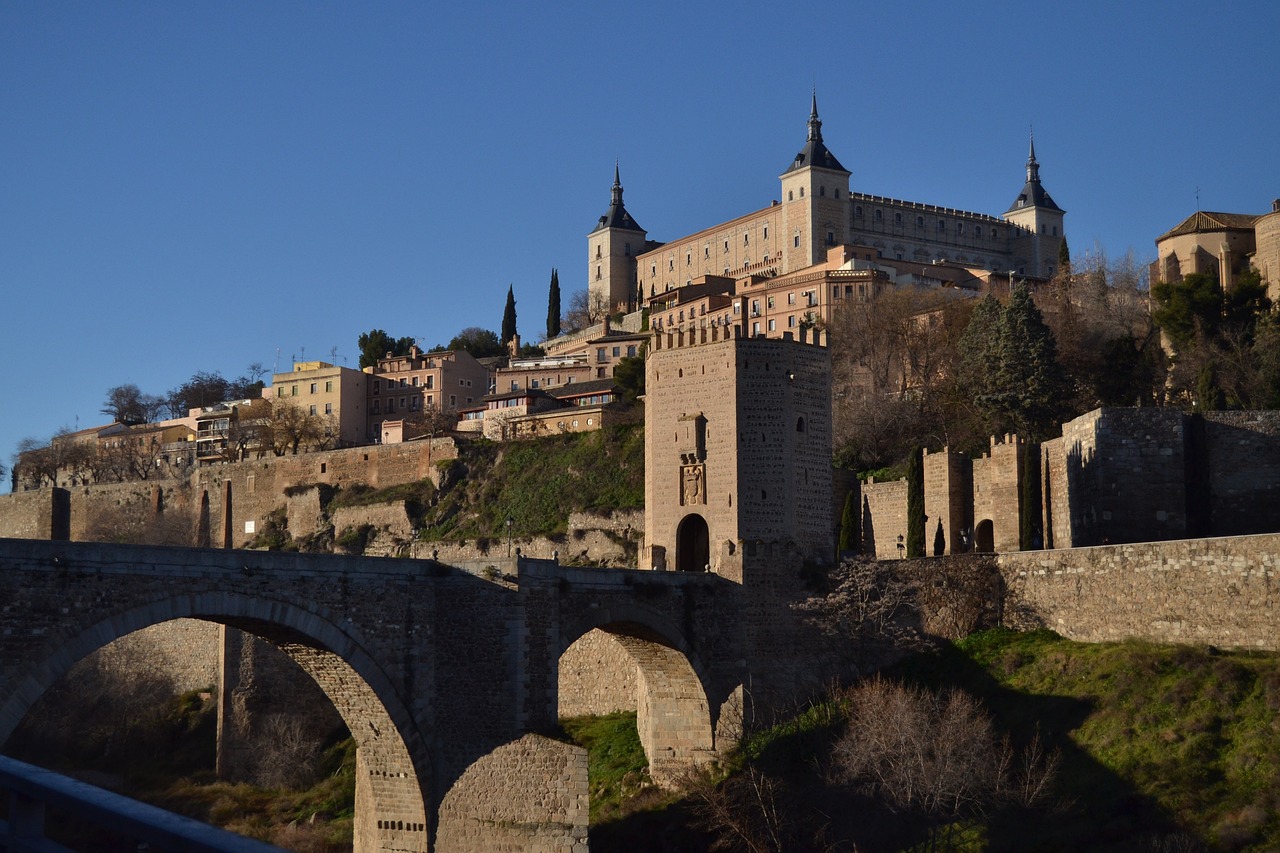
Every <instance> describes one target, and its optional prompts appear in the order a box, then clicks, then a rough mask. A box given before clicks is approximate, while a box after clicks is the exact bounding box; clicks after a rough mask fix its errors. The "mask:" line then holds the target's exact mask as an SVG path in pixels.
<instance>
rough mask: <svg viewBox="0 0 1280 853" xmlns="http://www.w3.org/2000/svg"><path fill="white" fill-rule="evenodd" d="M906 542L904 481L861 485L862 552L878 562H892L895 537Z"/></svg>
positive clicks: (905, 492) (870, 481) (905, 484)
mask: <svg viewBox="0 0 1280 853" xmlns="http://www.w3.org/2000/svg"><path fill="white" fill-rule="evenodd" d="M899 536H901V537H902V539H901V541H902V542H903V543H905V542H906V541H907V481H906V480H893V481H891V482H888V483H877V482H876V481H875V480H874V479H871V480H868V481H867V482H866V483H864V484H863V486H862V551H863V553H864V554H867V555H869V556H873V557H875V558H876V559H878V560H896V559H898V558H900V557H901V556H902V554H901V553H899V551H898V541H899V539H898V537H899Z"/></svg>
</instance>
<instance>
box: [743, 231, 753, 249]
mask: <svg viewBox="0 0 1280 853" xmlns="http://www.w3.org/2000/svg"><path fill="white" fill-rule="evenodd" d="M750 242H751V235H750V234H743V235H742V245H744V246H745V245H747V244H748V243H750Z"/></svg>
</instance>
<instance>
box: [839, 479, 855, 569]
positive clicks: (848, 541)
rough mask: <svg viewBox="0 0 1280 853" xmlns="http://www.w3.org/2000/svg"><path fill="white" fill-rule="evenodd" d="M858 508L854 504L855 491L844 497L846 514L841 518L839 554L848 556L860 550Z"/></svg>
mask: <svg viewBox="0 0 1280 853" xmlns="http://www.w3.org/2000/svg"><path fill="white" fill-rule="evenodd" d="M858 522H859V518H858V507H857V505H856V504H855V503H854V502H853V490H852V489H851V490H850V491H849V494H847V495H845V496H844V512H843V513H842V514H841V516H840V544H839V546H838V547H839V553H838V554H837V555H836V556H837V557H838V556H840V554H847V553H848V552H850V551H855V550H857V548H858V526H859V524H858Z"/></svg>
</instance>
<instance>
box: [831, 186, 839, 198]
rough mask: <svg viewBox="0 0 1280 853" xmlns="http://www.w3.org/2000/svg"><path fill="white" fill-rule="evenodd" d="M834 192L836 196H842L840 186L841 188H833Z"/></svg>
mask: <svg viewBox="0 0 1280 853" xmlns="http://www.w3.org/2000/svg"><path fill="white" fill-rule="evenodd" d="M832 192H833V193H835V197H836V198H840V188H839V187H836V188H835V189H834V190H832Z"/></svg>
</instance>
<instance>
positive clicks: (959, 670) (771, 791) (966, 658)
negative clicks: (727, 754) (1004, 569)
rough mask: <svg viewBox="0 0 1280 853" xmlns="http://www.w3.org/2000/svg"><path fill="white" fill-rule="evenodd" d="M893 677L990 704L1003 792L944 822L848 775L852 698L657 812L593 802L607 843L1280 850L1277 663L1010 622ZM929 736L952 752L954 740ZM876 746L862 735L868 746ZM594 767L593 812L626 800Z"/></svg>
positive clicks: (809, 713)
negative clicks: (1083, 637) (1034, 792)
mask: <svg viewBox="0 0 1280 853" xmlns="http://www.w3.org/2000/svg"><path fill="white" fill-rule="evenodd" d="M890 681H892V682H895V683H901V684H904V685H906V686H907V687H908V688H912V689H916V688H918V689H919V690H918V692H922V693H924V694H927V695H933V696H938V697H943V699H942V702H941V705H940V706H935V707H945V704H946V703H945V697H947V696H949V695H952V694H951V693H950V691H955V690H958V691H963V693H964V694H967V695H969V696H972V697H973V698H975V699H976V700H978V702H979V703H980V705H979V708H980V709H985V715H987V716H989V719H990V725H991V734H992V736H993V740H992V741H990V743H991V744H992V745H991V747H990V748H989V751H990V752H991V753H992V754H993V755H994V756H995V757H996V758H998V759H1000V761H997V762H996V764H997V765H1000V763H1001V761H1004V760H1005V758H1006V757H1007V758H1009V759H1011V760H1010V761H1008V762H1007V763H1006V764H1004V765H1003V766H1004V771H1003V772H1005V773H1006V774H1007V775H1006V777H1005V781H1003V782H999V781H992V782H990V783H988V784H989V787H990V788H991V789H992V791H991V793H992V796H990V797H985V798H984V797H983V796H981V795H980V794H977V795H974V797H975V798H974V800H972V801H971V803H970V804H971V805H973V806H974V807H973V808H968V807H967V806H966V808H964V809H959V810H953V809H950V807H948V808H946V809H943V810H942V811H941V812H940V813H937V812H935V813H933V814H928V813H926V812H925V811H922V810H921V808H919V807H918V804H919V802H920V801H919V800H917V802H916V803H914V804H913V803H905V804H904V802H903V801H901V800H898V801H894V800H893V798H892V796H890V792H889V791H888V790H887V788H886V787H885V785H884V784H880V781H879V780H880V779H881V775H887V776H889V777H891V775H892V774H881V771H880V770H877V771H876V773H875V774H873V775H875V776H876V780H877V783H876V784H869V783H868V782H867V777H866V776H865V775H864V776H863V777H860V778H859V777H850V776H849V775H847V774H846V775H844V776H842V775H841V772H840V771H841V761H842V759H841V754H840V750H841V748H842V737H843V736H844V735H845V734H846V733H847V732H850V731H851V730H852V729H851V727H850V717H851V714H852V713H853V710H852V709H853V708H854V707H860V706H857V704H856V701H855V699H854V698H853V694H852V693H851V692H849V691H845V692H841V693H840V694H838V695H837V696H836V697H835V698H833V699H831V700H829V701H826V702H822V703H819V704H816V705H814V706H812V707H811V708H809V709H808V710H806V711H805V712H804V713H802V714H800V715H798V716H797V717H795V718H793V719H792V720H790V721H788V722H787V723H785V724H783V725H780V726H778V727H775V728H772V729H769V730H767V731H763V732H760V733H757V734H756V735H754V736H752V737H751V738H749V739H748V740H747V741H746V742H745V743H744V744H743V747H742V748H741V749H740V750H739V751H738V753H737V754H736V755H735V756H733V757H732V759H731V760H730V761H729V762H728V764H727V766H726V767H724V768H722V769H721V773H722V777H716V776H708V777H706V778H703V779H701V780H699V781H696V782H694V783H692V784H691V786H690V788H689V790H688V791H687V792H686V794H685V796H684V797H683V798H677V799H675V800H674V801H665V800H661V799H658V800H654V801H653V802H651V803H650V804H649V805H650V806H651V808H650V810H648V811H645V810H637V809H635V808H633V807H631V806H630V805H629V804H628V803H627V802H626V801H625V800H624V801H623V802H620V803H619V804H618V805H616V806H613V805H611V806H609V807H607V808H604V809H601V810H596V809H595V808H594V806H593V826H592V850H593V851H596V853H608V851H611V850H625V849H631V848H630V847H629V846H628V839H630V841H631V842H632V843H633V842H634V839H635V838H636V837H637V833H638V832H644V833H645V837H658V836H659V835H660V836H661V837H663V838H664V839H667V840H668V841H669V842H670V843H669V844H668V849H673V850H694V849H706V844H707V843H708V842H707V840H706V838H705V837H702V836H699V835H698V832H699V831H708V832H711V833H713V836H714V837H718V839H719V842H720V843H721V844H722V845H723V848H722V849H728V850H778V849H824V848H825V849H831V850H852V849H854V845H855V844H856V845H857V849H859V850H863V851H868V850H926V849H928V850H972V851H978V850H1018V851H1024V850H1035V851H1076V850H1094V851H1116V853H1119V851H1131V850H1150V851H1188V853H1189V851H1198V850H1204V851H1264V850H1274V849H1278V848H1280V795H1277V793H1276V792H1277V791H1280V767H1278V766H1277V763H1276V762H1275V761H1274V760H1273V756H1275V755H1276V754H1277V752H1278V751H1280V722H1277V711H1278V710H1280V657H1277V656H1276V655H1274V654H1260V653H1247V652H1220V651H1217V650H1214V649H1205V648H1195V647H1182V646H1176V647H1170V646H1154V645H1150V644H1144V643H1137V642H1128V643H1113V644H1083V643H1074V642H1070V641H1068V640H1064V639H1062V638H1060V637H1058V636H1056V635H1054V634H1052V633H1050V632H1047V631H1041V632H1035V633H1029V634H1015V633H1012V632H1007V631H999V630H997V631H987V632H983V633H980V634H976V635H973V636H972V637H970V638H968V639H966V640H964V641H961V642H960V643H958V644H956V645H955V646H950V647H947V648H945V649H943V650H942V651H940V652H936V653H930V654H924V655H919V656H916V657H914V658H911V659H910V660H908V661H906V662H904V663H903V664H902V665H900V666H899V667H897V668H896V670H894V671H893V672H892V673H890V675H889V676H887V680H886V682H885V683H889V682H890ZM907 692H908V693H910V692H912V691H911V690H908V691H907ZM864 704H865V703H864ZM944 716H945V715H944V714H941V713H939V714H938V715H937V717H938V718H939V719H941V718H943V717H944ZM901 719H902V716H901V715H898V716H894V717H892V718H888V719H886V720H885V725H887V726H888V727H889V728H890V729H892V730H893V732H894V736H895V737H897V736H903V733H902V729H904V728H909V727H906V726H903V725H901ZM959 719H970V720H971V722H970V723H968V724H966V726H967V728H968V729H970V730H975V729H981V727H982V726H981V723H980V721H979V722H976V723H975V722H973V721H974V720H977V719H978V718H976V717H968V718H966V717H964V716H963V715H961V716H960V717H959ZM941 731H944V732H945V727H943V729H942V730H941ZM907 734H910V733H909V732H908V733H907ZM927 735H928V737H929V738H930V741H929V743H930V747H929V750H928V751H933V752H934V753H935V754H936V753H937V752H938V746H937V744H938V741H939V737H940V736H939V734H938V733H937V732H933V731H930V732H928V733H927ZM870 740H872V737H871V736H869V735H868V734H867V729H866V726H865V725H863V727H862V728H861V729H860V730H858V737H857V739H856V741H857V743H859V744H865V743H867V742H868V741H870ZM961 741H962V745H963V743H964V742H969V743H970V744H971V745H972V744H973V743H977V744H979V745H980V744H981V743H982V740H981V738H977V739H976V740H970V741H965V739H964V738H962V739H961ZM582 742H583V743H584V744H585V745H587V746H588V748H589V749H594V748H595V747H594V746H593V742H592V741H591V740H589V739H583V740H582ZM1006 745H1007V750H1006ZM610 749H616V743H615V744H614V745H613V746H611V747H610ZM862 754H864V755H865V750H864V751H863V753H862ZM950 754H953V755H954V754H965V753H964V750H963V749H960V750H958V751H953V752H952V753H950ZM969 754H970V755H971V758H970V760H973V761H977V760H978V759H977V758H975V757H973V756H975V755H978V753H969ZM595 761H596V758H595V756H594V755H593V756H592V762H593V764H592V768H593V769H592V797H593V802H594V801H595V800H596V799H599V800H600V801H601V802H609V803H612V802H614V801H615V800H616V799H617V797H618V795H619V789H618V788H613V787H611V783H610V782H609V781H608V780H609V778H616V774H615V776H614V777H609V776H606V775H604V774H603V773H601V774H599V775H597V772H596V771H595V766H596V765H595ZM981 763H982V762H979V764H981ZM986 766H988V767H989V766H990V765H986ZM1036 767H1038V768H1039V770H1038V771H1037V772H1032V773H1030V774H1028V773H1027V772H1026V771H1027V769H1028V768H1031V769H1032V770H1035V768H1036ZM845 769H847V764H846V765H845ZM979 771H981V768H979ZM628 772H629V773H634V772H635V771H634V769H632V770H630V771H628ZM981 772H985V771H981ZM931 774H932V775H931V776H930V777H929V779H928V780H927V781H928V784H932V785H935V786H936V779H937V777H938V776H939V775H940V774H939V773H938V772H937V771H936V770H935V771H931ZM1028 779H1030V780H1031V781H1032V782H1033V783H1037V784H1039V783H1043V784H1044V791H1043V795H1042V796H1033V797H1030V798H1027V797H1024V796H1023V795H1024V794H1026V793H1027V789H1026V788H1025V787H1022V788H1020V787H1019V786H1020V785H1022V784H1023V783H1025V782H1026V781H1027V780H1028ZM889 781H890V782H891V781H892V779H891V778H889ZM971 787H972V786H971ZM997 788H1002V791H997V790H996V789H997ZM995 794H1000V796H995ZM916 796H919V793H918V792H917V794H916ZM948 814H951V815H953V816H952V817H947V815H948ZM939 815H941V817H939ZM700 837H702V838H703V840H702V841H701V842H699V841H698V840H697V839H698V838H700ZM699 843H702V844H703V846H702V847H699V846H698V844H699ZM814 845H820V846H818V847H814Z"/></svg>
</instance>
